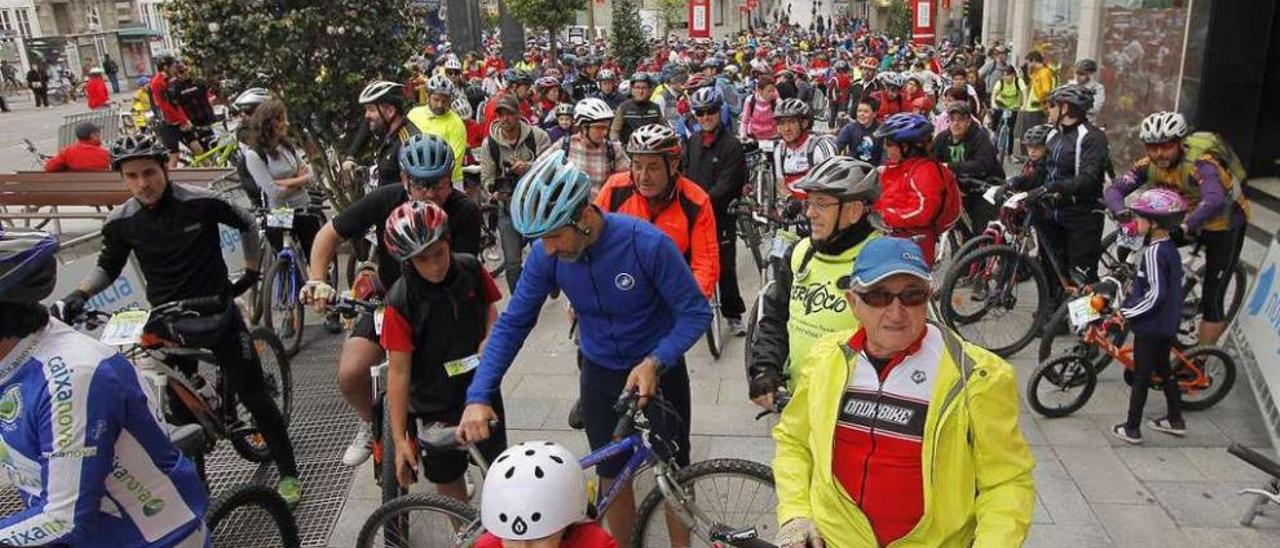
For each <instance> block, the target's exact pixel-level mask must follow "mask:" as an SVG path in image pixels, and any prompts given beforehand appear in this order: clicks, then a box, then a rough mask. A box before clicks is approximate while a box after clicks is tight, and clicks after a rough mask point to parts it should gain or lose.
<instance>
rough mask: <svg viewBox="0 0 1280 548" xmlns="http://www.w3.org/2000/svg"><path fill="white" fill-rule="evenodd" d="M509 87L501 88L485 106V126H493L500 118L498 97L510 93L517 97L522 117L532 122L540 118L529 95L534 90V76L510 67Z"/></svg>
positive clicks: (483, 124)
mask: <svg viewBox="0 0 1280 548" xmlns="http://www.w3.org/2000/svg"><path fill="white" fill-rule="evenodd" d="M506 81H507V87H505V88H503V89H501V90H499V91H498V92H497V93H495V94H493V96H492V97H490V98H489V101H488V103H486V104H485V108H484V122H483V123H482V124H481V126H482V127H484V128H492V127H493V123H494V122H496V121H497V120H498V99H499V98H501V97H505V96H507V95H510V96H512V97H514V98H515V100H516V104H518V105H519V108H520V117H521V118H524V119H525V121H527V122H529V123H531V124H537V123H538V122H539V120H538V119H537V117H536V116H534V111H533V107H532V106H531V105H530V104H529V96H530V94H531V93H532V90H533V76H532V75H530V74H529V73H528V72H525V71H523V70H519V69H509V70H507V74H506Z"/></svg>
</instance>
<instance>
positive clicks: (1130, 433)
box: [1111, 422, 1142, 445]
mask: <svg viewBox="0 0 1280 548" xmlns="http://www.w3.org/2000/svg"><path fill="white" fill-rule="evenodd" d="M1111 435H1112V436H1115V437H1117V438H1120V439H1122V440H1124V441H1126V442H1129V443H1131V444H1133V445H1141V444H1142V432H1141V431H1139V430H1138V429H1137V428H1134V429H1133V430H1130V429H1129V427H1127V426H1125V425H1124V423H1123V422H1122V423H1120V424H1117V425H1115V426H1112V427H1111Z"/></svg>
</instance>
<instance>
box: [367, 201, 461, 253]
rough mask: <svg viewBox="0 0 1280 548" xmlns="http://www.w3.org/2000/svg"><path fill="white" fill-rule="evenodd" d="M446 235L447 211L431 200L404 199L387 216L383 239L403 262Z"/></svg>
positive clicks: (388, 248)
mask: <svg viewBox="0 0 1280 548" xmlns="http://www.w3.org/2000/svg"><path fill="white" fill-rule="evenodd" d="M448 236H449V215H448V214H446V213H445V212H444V210H443V209H440V206H438V205H436V204H434V203H432V202H406V203H404V204H401V205H400V207H397V208H396V209H395V210H394V211H392V212H391V215H390V216H389V217H387V226H386V231H385V232H384V233H383V241H384V242H385V243H386V244H387V250H388V251H390V252H391V255H392V256H394V257H395V258H396V260H398V261H401V262H405V261H408V260H409V259H412V258H413V257H414V256H415V255H417V254H419V253H422V250H424V249H426V248H427V246H430V245H431V244H434V243H436V242H438V241H440V240H444V239H448Z"/></svg>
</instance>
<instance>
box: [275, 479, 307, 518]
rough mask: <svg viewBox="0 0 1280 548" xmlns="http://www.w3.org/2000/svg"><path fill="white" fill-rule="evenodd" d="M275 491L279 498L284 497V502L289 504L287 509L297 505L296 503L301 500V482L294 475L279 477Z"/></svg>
mask: <svg viewBox="0 0 1280 548" xmlns="http://www.w3.org/2000/svg"><path fill="white" fill-rule="evenodd" d="M276 493H279V494H280V498H282V499H284V503H285V504H287V505H288V506H289V510H293V509H294V508H297V507H298V503H300V502H302V482H300V481H298V478H296V477H294V476H285V477H283V478H280V483H279V484H277V485H276Z"/></svg>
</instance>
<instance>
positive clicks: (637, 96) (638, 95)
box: [609, 72, 662, 143]
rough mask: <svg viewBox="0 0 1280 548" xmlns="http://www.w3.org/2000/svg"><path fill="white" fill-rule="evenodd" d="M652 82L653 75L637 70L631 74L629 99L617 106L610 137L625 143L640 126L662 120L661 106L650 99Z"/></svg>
mask: <svg viewBox="0 0 1280 548" xmlns="http://www.w3.org/2000/svg"><path fill="white" fill-rule="evenodd" d="M654 84H655V82H654V78H653V76H652V75H650V74H648V73H645V72H637V73H635V74H634V75H632V76H631V99H628V100H627V101H626V102H624V103H622V106H620V107H618V113H617V115H616V116H615V117H614V119H613V127H612V128H610V130H609V138H610V139H613V140H614V141H615V142H619V143H626V142H629V141H630V140H631V134H632V133H633V132H634V131H635V130H637V129H639V128H640V126H646V125H649V124H656V123H659V122H662V107H659V106H658V104H657V103H655V102H653V101H652V100H650V98H651V97H652V96H653V86H654Z"/></svg>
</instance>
